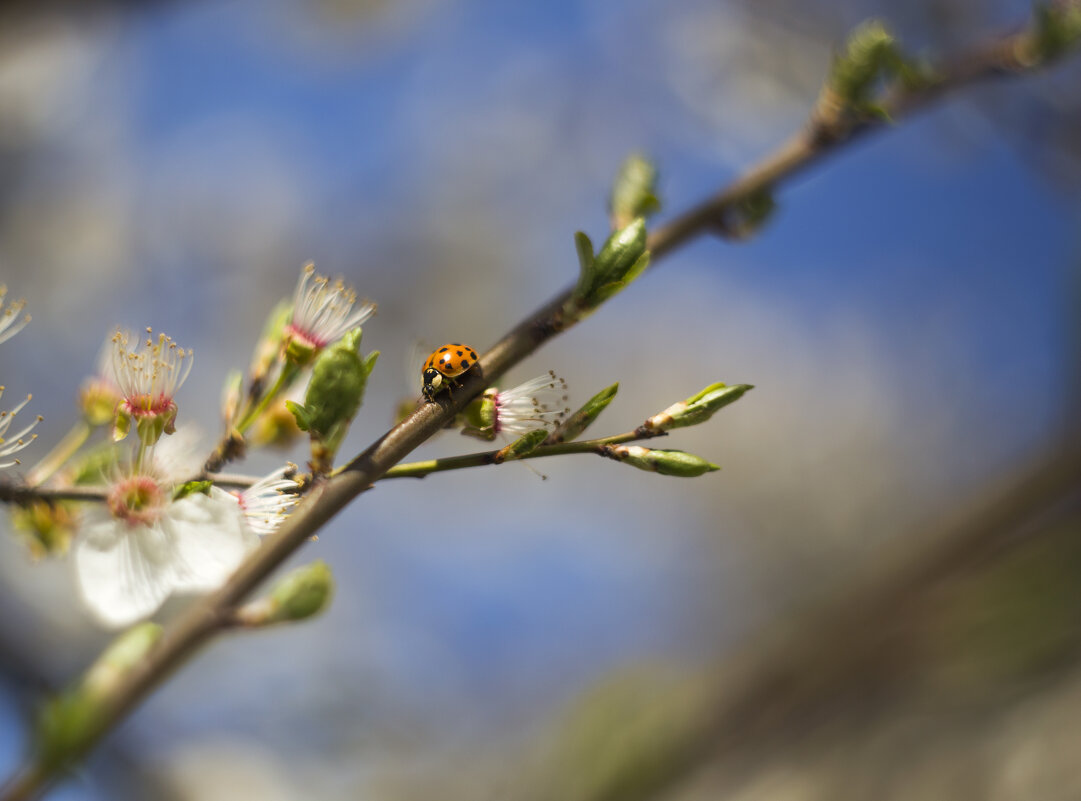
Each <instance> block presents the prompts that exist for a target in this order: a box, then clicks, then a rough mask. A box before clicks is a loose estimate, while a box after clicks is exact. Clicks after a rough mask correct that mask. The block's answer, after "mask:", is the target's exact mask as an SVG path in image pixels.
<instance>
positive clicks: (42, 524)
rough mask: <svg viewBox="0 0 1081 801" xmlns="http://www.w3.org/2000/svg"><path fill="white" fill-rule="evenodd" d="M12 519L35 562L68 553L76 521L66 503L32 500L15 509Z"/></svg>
mask: <svg viewBox="0 0 1081 801" xmlns="http://www.w3.org/2000/svg"><path fill="white" fill-rule="evenodd" d="M99 475H100V473H99ZM11 518H12V522H13V523H14V524H15V528H16V529H18V530H19V532H20V534H21V535H22V537H23V539H24V540H25V542H26V543H27V545H28V547H29V549H30V554H31V556H33V557H34V558H35V559H37V558H40V557H43V556H63V555H64V554H65V553H67V551H68V546H69V545H70V544H71V538H72V536H73V535H74V533H75V520H74V518H73V517H72V514H71V511H70V508H69V507H68V505H67V504H63V503H47V502H45V501H41V500H35V501H31V502H30V503H29V504H27V505H26V506H20V507H17V508H16V509H14V510H13V511H12V514H11Z"/></svg>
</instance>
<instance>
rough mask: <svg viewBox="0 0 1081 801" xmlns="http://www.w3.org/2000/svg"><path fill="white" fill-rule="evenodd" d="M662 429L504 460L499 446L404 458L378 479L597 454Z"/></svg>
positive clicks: (639, 430) (659, 433)
mask: <svg viewBox="0 0 1081 801" xmlns="http://www.w3.org/2000/svg"><path fill="white" fill-rule="evenodd" d="M665 434H666V432H663V431H649V430H647V429H645V428H636V429H635V430H634V431H628V432H626V433H625V434H616V435H615V436H612V437H602V438H601V439H584V440H579V441H577V442H560V443H559V444H557V445H541V446H539V447H538V448H536V449H534V450H532V451H530V452H529V453H527V454H524V455H522V456H519V457H517V458H514V459H507V460H506V462H503V461H500V460H499V456H498V455H499V454H500V453H502V449H499V450H494V451H481V452H479V453H466V454H463V455H461V456H446V457H443V458H441V459H426V460H425V461H422V462H403V463H402V464H397V465H395V466H394V467H392V468H390V469H389V470H388V471H387V472H386V473H384V474H383V477H382V478H381V479H380V481H385V480H386V479H388V478H424V477H425V476H427V475H430V474H432V473H444V472H446V471H447V470H461V469H463V468H466V467H484V466H487V465H496V464H506V463H507V462H512V461H513V462H517V461H521V460H523V459H542V458H544V457H545V456H567V455H569V454H572V453H593V454H596V455H598V456H603V455H604V447H605V446H606V445H622V444H624V443H626V442H637V441H639V440H643V439H651V438H652V437H660V436H665Z"/></svg>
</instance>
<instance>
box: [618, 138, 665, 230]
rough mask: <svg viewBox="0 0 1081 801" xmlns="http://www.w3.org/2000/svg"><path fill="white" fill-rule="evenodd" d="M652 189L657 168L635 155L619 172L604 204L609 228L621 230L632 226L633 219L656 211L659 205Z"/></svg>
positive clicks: (655, 180)
mask: <svg viewBox="0 0 1081 801" xmlns="http://www.w3.org/2000/svg"><path fill="white" fill-rule="evenodd" d="M656 187H657V168H656V167H654V166H653V164H652V163H651V162H650V161H649V160H648V159H646V158H645V157H644V156H641V155H639V154H637V153H635V154H632V155H631V156H628V157H627V160H626V161H624V162H623V165H622V166H621V167H620V168H619V173H618V174H617V175H616V180H615V183H614V184H613V185H612V196H611V198H610V199H609V201H608V213H609V216H610V217H611V219H612V228H613V229H615V230H619V229H620V228H625V227H626V226H628V225H630V224H631V223H632V222H634V218H635V217H648V216H649V215H651V214H653V213H655V212H657V211H659V210H660V208H661V201H660V199H659V198H658V197H657V194H656Z"/></svg>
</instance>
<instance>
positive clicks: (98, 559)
mask: <svg viewBox="0 0 1081 801" xmlns="http://www.w3.org/2000/svg"><path fill="white" fill-rule="evenodd" d="M171 553H172V549H171V548H170V547H169V544H168V542H167V540H166V537H165V533H164V532H163V531H162V530H161V529H160V528H159V527H157V526H128V525H127V524H126V523H123V522H121V521H119V520H115V519H113V518H112V517H111V516H110V515H109V514H108V513H107V512H106V511H105V510H97V509H95V510H91V511H90V512H88V513H87V515H86V518H85V519H84V526H83V528H82V531H81V532H80V535H79V536H78V537H77V538H76V539H75V545H74V547H73V553H72V557H73V563H74V565H75V577H76V579H77V584H78V587H79V594H80V595H81V596H82V599H83V601H84V603H85V604H86V606H87V607H88V608H89V610H90V611H91V613H93V615H94V617H95V618H97V620H98V621H99V622H101V623H102V624H104V625H106V626H110V627H113V628H119V627H121V626H126V625H128V624H129V623H133V622H135V621H136V620H140V619H141V618H144V617H147V616H148V615H150V614H153V612H154V611H155V610H157V608H158V607H159V606H161V604H162V601H164V600H165V599H166V597H168V595H169V593H170V591H171V590H172V587H173V583H174V580H173V573H174V568H173V564H172V558H171Z"/></svg>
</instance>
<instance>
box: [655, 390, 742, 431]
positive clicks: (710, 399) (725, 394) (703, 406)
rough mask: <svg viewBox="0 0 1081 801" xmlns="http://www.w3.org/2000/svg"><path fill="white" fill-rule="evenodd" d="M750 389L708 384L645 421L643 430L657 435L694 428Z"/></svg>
mask: <svg viewBox="0 0 1081 801" xmlns="http://www.w3.org/2000/svg"><path fill="white" fill-rule="evenodd" d="M752 389H754V387H753V386H752V385H751V384H733V385H732V386H728V385H727V384H723V383H716V384H710V385H709V386H708V387H706V388H705V389H703V390H701V391H700V392H698V393H696V394H694V395H691V397H689V398H687V399H686V400H682V401H680V402H679V403H674V404H672V405H671V406H669V407H668V408H667V409H665V410H664V411H662V412H659V413H658V414H655V415H653V416H652V417H650V418H649V419H648V420H646V422H645V424H644V425H643V428H645V429H646V430H648V431H653V432H658V433H659V432H662V431H669V430H671V429H673V428H683V427H685V426H696V425H698V424H699V423H704V422H706V421H707V420H709V419H710V418H711V417H713V415H714V414H715V413H716V412H717V411H719V410H720V409H723V408H724V407H725V406H728V405H729V404H732V403H735V402H736V401H738V400H739V399H740V398H742V397H743V396H744V395H745V394H746V393H747V392H748V391H750V390H752Z"/></svg>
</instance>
